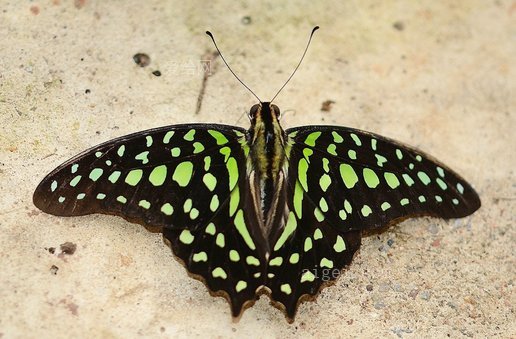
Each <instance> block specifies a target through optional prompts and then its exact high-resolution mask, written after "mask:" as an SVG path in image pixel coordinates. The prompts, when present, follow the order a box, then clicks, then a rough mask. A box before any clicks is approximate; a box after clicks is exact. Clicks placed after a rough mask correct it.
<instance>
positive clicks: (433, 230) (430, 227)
mask: <svg viewBox="0 0 516 339" xmlns="http://www.w3.org/2000/svg"><path fill="white" fill-rule="evenodd" d="M427 229H428V232H430V233H431V234H437V233H439V226H438V225H437V224H434V223H432V224H430V225H428V228H427Z"/></svg>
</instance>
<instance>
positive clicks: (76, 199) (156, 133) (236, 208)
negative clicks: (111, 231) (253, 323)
mask: <svg viewBox="0 0 516 339" xmlns="http://www.w3.org/2000/svg"><path fill="white" fill-rule="evenodd" d="M317 28H318V27H316V28H314V30H313V31H312V34H311V35H310V40H311V38H312V35H313V33H314V32H315V30H316V29H317ZM207 33H208V35H210V37H211V38H212V40H213V42H214V44H215V47H216V48H217V50H218V47H217V45H216V43H215V40H214V39H213V36H212V35H211V33H209V32H207ZM310 40H309V43H310ZM307 48H308V45H307ZM306 50H307V49H305V53H306ZM305 53H303V57H304V55H305ZM220 55H221V54H220ZM221 57H222V55H221ZM303 57H302V58H301V61H302V60H303ZM222 59H223V60H224V58H223V57H222ZM301 61H300V62H299V64H298V65H297V67H296V70H297V68H298V67H299V65H300V64H301ZM224 62H225V63H226V61H225V60H224ZM226 65H227V63H226ZM228 68H229V66H228ZM229 69H230V71H231V72H232V73H233V71H232V70H231V68H229ZM294 73H295V70H294ZM294 73H292V75H293V74H294ZM233 74H234V73H233ZM234 75H235V77H237V76H236V74H234ZM292 75H291V76H290V78H289V80H290V79H291V77H292ZM237 79H238V80H239V81H240V79H239V78H238V77H237ZM287 82H288V80H287ZM285 84H286V83H285ZM244 86H246V85H245V84H244ZM284 86H285V85H284ZM284 86H283V87H284ZM283 87H282V88H281V89H283ZM246 88H248V87H247V86H246ZM248 89H249V88H248ZM281 89H280V91H281ZM249 90H250V89H249ZM251 93H253V92H252V91H251ZM278 93H279V91H278ZM253 94H254V93H253ZM276 95H277V94H276ZM274 98H275V97H274ZM274 98H273V99H272V100H274ZM258 100H259V99H258ZM272 100H271V102H272ZM271 102H262V101H261V100H259V103H258V104H256V105H254V106H252V108H251V109H250V112H249V118H250V122H251V127H250V128H249V129H248V130H246V129H243V128H241V127H236V126H228V125H219V124H184V125H172V126H165V127H160V128H155V129H150V130H146V131H141V132H137V133H134V134H130V135H127V136H123V137H119V138H117V139H113V140H110V141H108V142H105V143H103V144H100V145H98V146H95V147H93V148H91V149H89V150H86V151H85V152H83V153H81V154H79V155H77V156H75V157H73V158H71V159H70V160H68V161H66V162H65V163H63V164H62V165H61V166H59V167H57V168H56V169H55V170H53V171H52V172H50V174H48V175H47V176H46V177H45V178H44V179H43V180H42V181H41V183H40V184H39V186H38V187H37V188H36V191H35V193H34V197H33V201H34V204H35V205H36V206H37V207H38V208H39V209H41V210H42V211H44V212H46V213H49V214H53V215H57V216H79V215H87V214H92V213H103V214H112V215H117V216H121V217H123V218H125V219H127V220H129V221H131V222H136V223H139V224H143V225H146V226H153V227H159V228H161V230H162V232H163V236H164V238H165V239H166V240H167V242H169V244H170V246H171V248H172V250H173V253H174V254H175V256H176V257H177V258H178V259H179V260H180V261H182V263H183V264H184V265H185V267H186V268H187V270H188V271H189V272H190V273H191V274H192V275H193V276H194V277H196V278H198V279H199V280H201V281H203V282H204V283H205V284H206V286H207V288H208V289H209V291H210V292H211V293H212V294H215V295H222V296H224V297H225V298H226V299H227V300H228V301H229V304H230V307H231V312H232V315H233V316H234V317H238V316H239V315H240V314H241V313H242V311H243V310H244V309H246V308H247V307H250V306H251V305H252V304H253V303H254V302H255V301H256V300H257V299H258V298H259V296H260V295H261V294H263V293H265V294H268V295H269V296H270V298H271V299H272V301H273V305H275V306H277V307H279V308H280V309H282V310H283V311H284V313H285V315H286V317H287V320H288V321H293V319H294V317H295V314H296V310H297V308H298V305H299V303H300V302H301V301H303V300H305V299H313V298H315V296H316V295H317V293H318V292H319V291H320V289H321V288H322V287H323V285H324V284H325V283H327V282H330V281H333V280H335V279H336V278H337V277H338V276H339V275H340V273H341V271H342V270H343V269H344V268H345V267H346V266H348V265H349V264H350V263H351V261H352V259H353V256H354V254H355V253H356V251H357V250H358V249H359V248H360V245H361V238H362V232H363V231H370V230H375V229H379V228H382V227H384V226H385V225H388V224H390V223H392V222H393V221H395V220H399V219H401V218H407V217H412V216H421V215H429V216H435V217H441V218H460V217H465V216H467V215H470V214H472V213H473V212H474V211H476V210H477V209H478V208H479V207H480V199H479V197H478V195H477V193H476V192H475V191H474V190H473V188H472V187H471V186H470V185H469V184H468V183H467V182H466V181H465V180H464V179H462V178H461V177H460V176H459V175H458V174H456V173H455V172H453V171H452V170H451V169H450V168H448V167H447V166H445V165H444V164H442V163H440V162H438V161H437V160H435V159H434V158H432V157H431V156H429V155H427V154H425V153H423V152H421V151H419V150H417V149H415V148H412V147H409V146H406V145H403V144H401V143H399V142H396V141H394V140H391V139H388V138H385V137H383V136H380V135H376V134H373V133H370V132H366V131H362V130H358V129H354V128H348V127H338V126H304V127H294V128H289V129H286V130H284V129H283V128H282V127H281V125H280V120H279V118H280V109H279V108H278V107H277V106H276V105H274V104H272V103H271Z"/></svg>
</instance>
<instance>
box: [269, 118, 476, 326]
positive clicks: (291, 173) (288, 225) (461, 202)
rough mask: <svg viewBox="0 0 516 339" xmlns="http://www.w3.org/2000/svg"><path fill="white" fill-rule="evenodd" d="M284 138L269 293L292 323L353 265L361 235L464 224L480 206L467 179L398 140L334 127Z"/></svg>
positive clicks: (296, 132) (311, 128) (291, 132)
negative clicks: (282, 201)
mask: <svg viewBox="0 0 516 339" xmlns="http://www.w3.org/2000/svg"><path fill="white" fill-rule="evenodd" d="M286 134H287V136H288V145H287V147H286V151H287V154H288V159H289V160H288V169H287V171H288V175H287V181H288V191H287V193H286V194H287V196H286V201H287V212H286V213H287V214H288V218H287V221H286V222H285V225H284V226H283V231H282V232H281V234H280V236H279V237H278V239H277V241H276V242H275V245H274V248H273V252H272V253H271V256H270V258H271V259H270V261H269V266H268V274H269V277H272V278H270V279H269V280H267V286H268V287H269V288H270V289H271V291H272V298H273V299H274V300H275V301H277V302H279V303H281V304H283V306H284V308H285V310H286V313H287V316H288V317H289V318H291V319H292V318H293V317H294V315H295V312H296V309H297V305H298V303H299V300H300V298H302V297H303V296H313V295H315V294H316V293H317V292H318V291H319V289H320V286H321V285H322V283H324V282H325V281H331V280H334V279H336V278H337V277H338V275H339V274H340V271H341V269H342V268H343V267H345V266H346V265H348V264H349V263H350V262H351V260H352V258H353V255H354V253H355V252H356V251H357V250H358V249H359V247H360V240H361V231H362V230H369V229H375V228H380V227H382V226H385V225H387V224H389V223H390V222H392V221H393V220H395V219H399V218H404V217H410V216H419V215H431V216H437V217H442V218H454V217H464V216H467V215H469V214H471V213H473V212H474V211H476V210H477V209H478V208H479V207H480V199H479V197H478V195H477V194H476V192H475V191H474V190H473V188H472V187H471V186H470V185H469V184H468V183H467V182H466V181H465V180H464V179H462V178H461V177H460V176H458V175H457V174H456V173H454V172H453V171H452V170H450V169H449V168H447V167H446V166H444V165H443V164H441V163H439V162H437V161H436V160H435V159H433V158H431V157H430V156H428V155H426V154H424V153H422V152H420V151H418V150H416V149H413V148H410V147H407V146H404V145H402V144H400V143H398V142H395V141H393V140H389V139H387V138H384V137H382V136H379V135H375V134H372V133H368V132H364V131H360V130H356V129H351V128H344V127H332V126H308V127H298V128H293V129H289V130H287V131H286Z"/></svg>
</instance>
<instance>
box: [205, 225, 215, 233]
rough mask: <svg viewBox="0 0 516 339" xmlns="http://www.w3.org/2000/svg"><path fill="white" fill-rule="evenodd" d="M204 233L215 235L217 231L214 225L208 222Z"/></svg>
mask: <svg viewBox="0 0 516 339" xmlns="http://www.w3.org/2000/svg"><path fill="white" fill-rule="evenodd" d="M205 232H206V233H208V234H210V235H215V233H217V229H216V228H215V224H214V223H212V222H210V223H209V224H208V226H206V231H205Z"/></svg>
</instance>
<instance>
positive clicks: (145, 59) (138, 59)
mask: <svg viewBox="0 0 516 339" xmlns="http://www.w3.org/2000/svg"><path fill="white" fill-rule="evenodd" d="M133 60H134V62H135V63H136V64H137V65H138V66H140V67H145V66H149V64H150V62H151V58H150V56H148V55H147V54H145V53H136V54H135V55H133Z"/></svg>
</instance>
